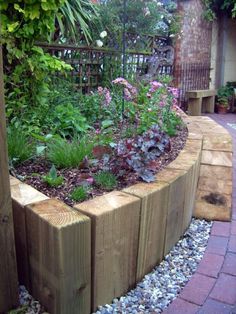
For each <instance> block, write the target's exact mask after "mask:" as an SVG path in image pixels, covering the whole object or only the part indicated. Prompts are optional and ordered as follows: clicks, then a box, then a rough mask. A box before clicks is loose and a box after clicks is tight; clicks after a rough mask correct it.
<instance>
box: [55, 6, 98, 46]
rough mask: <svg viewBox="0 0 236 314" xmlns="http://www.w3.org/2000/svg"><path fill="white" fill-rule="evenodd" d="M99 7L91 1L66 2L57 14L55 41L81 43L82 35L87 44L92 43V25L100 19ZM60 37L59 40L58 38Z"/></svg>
mask: <svg viewBox="0 0 236 314" xmlns="http://www.w3.org/2000/svg"><path fill="white" fill-rule="evenodd" d="M98 16H99V6H96V5H95V4H94V3H93V2H92V1H90V0H66V1H65V2H64V5H63V6H62V7H61V8H60V9H59V12H58V13H57V14H56V26H57V27H58V29H57V30H56V32H55V33H54V39H67V40H68V41H70V42H71V40H72V41H74V42H76V43H77V42H78V41H81V37H82V35H83V36H84V37H85V40H86V41H87V43H89V42H91V40H92V35H91V30H90V27H89V24H90V23H94V20H96V19H98ZM57 37H58V38H57Z"/></svg>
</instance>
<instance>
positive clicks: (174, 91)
mask: <svg viewBox="0 0 236 314" xmlns="http://www.w3.org/2000/svg"><path fill="white" fill-rule="evenodd" d="M168 91H169V92H170V93H171V94H172V95H173V96H174V97H175V98H178V97H179V90H178V88H174V87H168Z"/></svg>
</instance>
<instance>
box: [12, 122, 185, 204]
mask: <svg viewBox="0 0 236 314" xmlns="http://www.w3.org/2000/svg"><path fill="white" fill-rule="evenodd" d="M187 135H188V131H187V129H186V128H184V129H181V130H179V131H178V134H177V136H174V137H171V139H170V141H171V145H170V147H171V149H170V150H169V151H168V152H164V153H163V154H162V155H161V156H160V157H159V158H158V160H157V161H156V162H155V170H156V171H155V172H156V173H158V172H159V171H160V170H162V169H163V168H165V167H166V166H167V165H168V164H169V163H170V162H172V161H173V160H174V159H175V158H176V157H177V156H178V154H179V152H180V151H181V150H182V149H183V147H184V145H185V142H186V139H187ZM50 168H51V164H50V163H49V162H48V161H46V160H45V159H39V158H37V159H34V160H30V161H27V162H25V163H22V164H21V165H20V166H18V167H17V168H16V169H15V170H14V173H13V175H15V176H16V177H17V178H18V179H20V180H23V181H24V182H25V183H27V184H29V185H31V186H33V187H34V188H36V189H37V190H38V191H40V192H42V193H43V194H45V195H47V196H48V197H51V198H58V199H60V200H62V201H63V202H65V203H66V204H68V205H70V206H72V205H73V204H75V203H78V202H76V201H73V200H72V199H71V197H70V194H71V192H72V191H73V189H74V188H75V187H76V186H80V185H81V184H83V182H85V181H86V180H87V179H88V181H89V180H91V179H92V178H93V175H94V174H95V173H97V172H98V171H99V170H100V169H101V164H99V163H98V164H97V165H94V166H88V167H85V168H82V169H81V167H80V168H74V169H61V170H58V175H61V176H63V177H64V182H63V184H62V185H61V186H59V187H49V186H48V185H47V184H46V183H45V182H43V180H42V176H43V175H46V174H47V173H48V172H49V170H50ZM140 181H141V180H140V179H139V178H138V176H137V174H135V173H134V172H133V171H131V170H129V171H126V173H125V174H124V175H123V176H122V178H119V179H118V185H117V187H116V190H121V189H123V188H125V187H128V186H130V185H133V184H135V183H137V182H140ZM107 192H108V191H107V190H104V189H102V188H101V187H99V186H96V185H95V184H94V183H93V184H91V185H90V189H89V194H88V199H89V198H93V197H95V196H98V195H102V194H105V193H107Z"/></svg>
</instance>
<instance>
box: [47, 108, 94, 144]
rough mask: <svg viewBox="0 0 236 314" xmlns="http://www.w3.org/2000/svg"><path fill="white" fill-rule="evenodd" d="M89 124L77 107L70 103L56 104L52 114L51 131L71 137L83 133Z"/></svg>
mask: <svg viewBox="0 0 236 314" xmlns="http://www.w3.org/2000/svg"><path fill="white" fill-rule="evenodd" d="M88 128H89V125H88V124H87V122H86V118H85V117H84V116H82V115H81V112H80V110H79V109H78V108H76V107H74V106H73V105H72V104H67V105H58V106H56V107H55V110H54V115H53V133H57V134H60V135H61V136H63V137H67V138H72V137H74V136H75V135H77V134H81V133H85V132H86V131H87V129H88Z"/></svg>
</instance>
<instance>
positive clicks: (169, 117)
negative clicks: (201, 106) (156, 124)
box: [162, 110, 183, 136]
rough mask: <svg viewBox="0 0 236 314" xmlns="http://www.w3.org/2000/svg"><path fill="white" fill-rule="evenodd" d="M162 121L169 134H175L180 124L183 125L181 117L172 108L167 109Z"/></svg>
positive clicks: (165, 130)
mask: <svg viewBox="0 0 236 314" xmlns="http://www.w3.org/2000/svg"><path fill="white" fill-rule="evenodd" d="M162 122H163V124H162V129H163V131H164V132H166V133H167V134H168V135H169V136H175V135H176V133H177V128H178V126H181V125H183V122H182V120H181V118H180V117H179V116H178V115H177V114H176V112H174V111H172V110H168V111H166V110H165V111H164V112H163V113H162Z"/></svg>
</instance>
